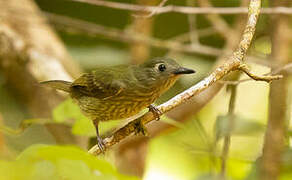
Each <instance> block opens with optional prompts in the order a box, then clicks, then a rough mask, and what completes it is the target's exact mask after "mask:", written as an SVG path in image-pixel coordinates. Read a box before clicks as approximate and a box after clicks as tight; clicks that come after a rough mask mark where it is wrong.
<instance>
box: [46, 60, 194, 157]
mask: <svg viewBox="0 0 292 180" xmlns="http://www.w3.org/2000/svg"><path fill="white" fill-rule="evenodd" d="M194 72H195V71H194V70H192V69H188V68H184V67H181V66H180V65H179V64H178V63H177V62H175V61H174V60H172V59H169V58H155V59H152V60H149V61H146V62H145V63H144V64H140V65H118V66H113V67H100V68H98V69H96V70H94V71H92V72H90V73H85V74H83V75H81V76H80V77H79V78H78V79H76V80H75V81H74V82H67V81H62V80H52V81H45V82H41V84H44V85H47V86H49V87H52V88H55V89H58V90H62V91H65V92H68V93H69V94H70V96H71V97H72V99H73V100H74V101H75V102H76V103H77V104H78V105H79V107H80V109H81V110H82V112H83V113H84V114H85V115H86V116H87V117H89V118H91V119H92V120H93V123H94V125H95V128H96V134H97V141H98V146H99V148H100V149H101V150H102V151H103V150H104V144H103V141H102V138H101V137H100V136H99V132H98V123H99V122H100V121H108V120H116V119H122V118H128V117H131V116H133V115H135V114H137V113H139V112H140V111H141V110H143V109H144V108H146V107H148V108H149V110H151V111H152V112H153V113H156V115H158V118H159V113H158V112H157V109H156V108H155V107H154V106H152V105H151V104H152V103H153V102H154V101H155V100H156V99H157V98H158V97H159V96H160V95H161V94H162V93H164V92H165V91H166V90H168V89H169V88H170V87H171V86H172V85H173V84H174V83H175V81H176V80H177V79H178V77H179V76H180V75H182V74H191V73H194ZM142 128H143V127H142Z"/></svg>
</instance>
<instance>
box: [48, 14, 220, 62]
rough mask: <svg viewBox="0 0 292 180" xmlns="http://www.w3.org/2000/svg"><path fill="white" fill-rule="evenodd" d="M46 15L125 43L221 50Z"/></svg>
mask: <svg viewBox="0 0 292 180" xmlns="http://www.w3.org/2000/svg"><path fill="white" fill-rule="evenodd" d="M45 14H46V15H47V17H48V18H49V19H50V20H51V21H52V22H53V23H55V24H58V25H61V26H62V27H68V28H71V29H70V30H71V32H72V31H73V32H74V30H72V27H74V28H75V29H76V30H77V31H79V32H80V31H81V32H84V33H86V34H90V35H92V36H96V35H97V34H101V35H104V36H107V37H110V38H111V39H113V40H120V41H123V42H126V43H131V42H143V43H146V44H150V45H151V46H153V47H158V48H163V49H172V50H175V51H179V52H185V53H198V54H204V55H211V56H218V55H220V54H221V50H220V49H217V48H213V47H209V46H204V45H200V44H192V45H185V44H182V43H180V42H177V41H172V40H166V41H165V40H160V39H157V38H151V37H149V36H145V35H143V34H141V33H135V32H132V31H131V32H128V31H121V30H119V29H115V28H110V27H105V26H102V25H98V24H93V23H89V22H86V21H83V20H76V19H72V18H69V17H66V16H60V15H56V14H50V13H45Z"/></svg>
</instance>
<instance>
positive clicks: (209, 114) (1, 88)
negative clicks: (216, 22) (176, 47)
mask: <svg viewBox="0 0 292 180" xmlns="http://www.w3.org/2000/svg"><path fill="white" fill-rule="evenodd" d="M116 2H124V3H136V1H133V0H124V1H122V0H116ZM36 3H37V4H38V6H39V7H40V8H41V9H42V10H43V11H46V12H50V13H54V14H59V15H63V16H68V17H71V18H76V19H80V20H84V21H88V22H91V23H96V24H100V25H103V26H108V27H113V28H117V29H120V30H125V29H127V28H129V26H130V24H131V23H132V21H133V17H132V13H131V12H129V11H123V10H117V9H110V8H105V7H100V6H93V5H89V4H86V3H77V2H72V1H63V0H50V1H48V0H37V1H36ZM212 3H213V5H214V6H218V7H238V6H239V4H240V1H239V0H224V1H223V0H213V1H212ZM167 4H172V5H186V1H184V0H180V1H178V0H169V1H167ZM263 6H264V7H267V6H268V2H267V0H266V1H263ZM236 16H237V15H224V16H222V17H223V18H224V19H225V20H226V22H228V24H229V25H230V26H232V25H234V23H235V20H236ZM243 23H244V22H243ZM52 27H55V28H56V32H57V34H58V35H59V37H60V38H61V39H62V41H63V42H64V44H65V45H66V48H67V50H68V52H69V53H70V55H71V56H72V57H73V59H74V60H76V61H77V62H78V64H79V65H80V66H81V67H82V69H83V70H84V71H85V72H86V71H90V70H92V69H94V68H95V67H98V66H102V65H107V66H108V65H116V64H128V63H131V61H132V60H131V51H130V46H131V43H124V42H120V41H118V40H111V39H109V38H107V37H105V36H103V35H97V36H95V37H92V36H88V35H86V34H81V33H69V32H68V31H64V29H63V30H61V29H62V28H61V29H60V27H58V26H54V24H52ZM196 28H197V29H205V28H212V25H211V24H210V23H209V21H208V20H207V19H206V18H205V16H204V15H196ZM187 32H189V22H188V16H187V15H185V14H179V13H166V14H161V15H156V16H154V18H153V25H152V35H151V36H152V37H155V38H158V39H163V40H167V39H171V38H173V37H176V36H178V35H180V34H184V33H187ZM199 41H200V43H201V44H203V45H206V46H211V47H216V48H223V47H224V43H225V40H224V38H223V37H222V36H220V35H219V34H218V33H216V31H214V32H213V33H211V34H210V35H207V36H204V37H201V38H199ZM250 52H253V53H257V54H262V55H269V54H270V53H271V39H270V36H269V17H268V16H267V15H261V16H260V19H259V22H258V25H257V32H256V37H255V40H254V42H253V44H252V46H251V49H250ZM169 53H170V50H167V49H161V48H154V47H150V55H149V57H157V56H166V55H170V56H171V57H172V58H174V59H176V60H177V61H178V62H179V63H180V64H182V65H185V66H187V67H190V68H193V69H195V70H196V71H197V73H196V74H195V75H191V76H188V77H183V78H181V79H180V80H179V81H178V82H177V83H176V85H175V86H174V87H173V88H172V89H171V90H170V91H168V92H167V93H165V94H164V95H163V96H162V97H161V98H160V99H159V100H158V101H157V104H160V103H162V102H165V101H166V100H168V99H170V98H171V97H173V96H174V95H175V94H178V93H179V92H182V91H183V90H185V89H187V88H188V87H190V86H191V85H194V84H195V83H196V82H198V81H199V80H201V79H202V78H204V77H205V76H206V75H208V73H209V72H210V71H211V70H212V67H213V65H214V63H215V60H216V57H214V56H211V55H200V54H195V53H192V54H191V53H178V52H176V53H174V52H171V54H169ZM250 65H251V68H252V70H253V71H254V72H257V74H264V73H267V72H269V68H267V67H265V66H262V65H259V64H256V63H252V62H251V63H250ZM246 78H247V76H245V75H243V76H241V77H240V79H246ZM5 81H6V79H5V77H3V76H1V72H0V99H1V101H0V112H1V114H2V116H3V122H1V123H2V124H4V125H5V126H7V127H9V128H12V129H17V128H18V126H19V124H20V123H21V121H23V120H29V119H31V118H32V116H31V115H30V113H29V112H28V110H27V108H26V107H25V106H24V105H23V104H21V102H18V100H17V98H16V97H15V96H14V95H13V93H12V92H11V91H10V89H9V87H7V86H6V85H5ZM289 86H291V83H289ZM237 89H238V92H237V99H236V108H235V112H236V118H235V120H236V125H235V129H234V131H232V138H231V147H230V153H229V158H228V160H227V170H226V172H227V177H228V179H235V180H241V179H253V178H255V177H256V173H257V170H256V163H257V160H258V158H259V157H260V156H261V153H262V146H263V135H264V132H265V129H266V122H267V116H268V100H269V99H268V93H269V85H268V84H267V83H265V82H255V81H249V82H245V83H242V84H240V85H238V88H237ZM290 89H291V88H290ZM290 94H291V93H290ZM229 96H230V92H229V91H228V90H227V89H226V88H223V89H222V90H221V91H220V92H219V93H218V94H217V95H216V96H215V97H214V98H213V99H212V100H211V101H210V102H209V103H208V104H207V105H206V106H205V107H204V108H203V109H202V110H200V111H199V113H196V114H195V115H193V116H192V117H190V118H189V119H188V120H187V121H186V122H184V123H181V122H176V121H175V120H173V119H170V118H168V117H166V116H163V117H162V121H163V122H162V123H169V124H171V125H172V126H173V127H172V128H170V129H168V130H166V131H164V132H162V133H161V134H159V135H158V136H155V137H154V138H152V137H151V140H150V143H149V146H148V147H147V151H148V153H147V157H146V162H145V163H146V164H145V170H144V174H143V177H141V178H142V179H144V180H158V179H161V180H162V179H163V180H195V179H196V180H203V179H215V178H216V177H217V176H218V174H219V173H220V161H221V160H220V154H221V153H222V142H223V141H222V139H223V138H222V137H223V136H224V135H225V134H226V133H228V132H227V131H228V130H227V129H228V128H227V126H228V117H227V116H226V114H227V112H228V103H229ZM289 98H291V97H289ZM287 111H289V112H290V110H287ZM289 112H288V113H289ZM51 114H52V118H51V119H50V121H51V122H55V123H65V124H67V123H68V121H70V122H71V121H72V120H73V122H74V123H73V125H72V133H73V134H74V135H76V136H85V137H93V136H94V135H95V130H94V128H93V125H92V124H91V121H90V120H88V119H87V118H86V117H84V116H83V115H82V114H81V113H80V111H79V109H78V107H77V106H76V105H75V104H74V103H72V101H71V100H70V99H67V100H65V101H64V102H63V103H61V104H60V105H59V106H57V107H56V108H55V109H54V111H53V112H52V113H51ZM154 123H156V122H154ZM118 124H120V122H119V121H113V122H107V123H102V125H101V131H102V132H108V131H109V130H111V129H112V128H114V127H116V126H118ZM4 139H5V143H6V144H7V147H8V150H7V152H6V153H3V155H1V154H0V157H1V158H2V159H3V161H0V167H1V168H2V167H5V168H4V169H3V168H2V169H1V168H0V172H1V173H0V174H1V175H3V174H5V172H6V173H7V172H9V171H12V169H13V171H15V173H16V172H17V173H20V174H21V173H24V174H29V173H31V174H35V173H33V172H34V171H37V172H39V173H40V174H47V175H48V176H46V177H45V176H44V177H42V176H40V175H35V177H33V176H30V175H27V176H26V177H25V178H27V179H30V178H31V179H58V178H60V177H62V176H63V175H62V174H61V175H60V173H66V171H70V172H68V174H70V176H67V175H66V174H65V175H64V176H65V177H68V179H82V178H83V179H95V178H96V177H95V176H94V175H92V174H91V173H90V172H89V170H88V169H87V167H90V168H91V169H94V168H96V167H97V169H98V168H99V167H103V168H104V170H101V169H98V170H99V171H101V174H103V175H104V176H100V177H99V179H136V178H135V177H133V176H126V175H121V174H120V173H119V172H118V170H116V169H115V168H114V167H113V166H115V164H116V161H117V160H116V158H115V157H114V155H113V153H112V152H109V153H108V154H106V155H105V156H102V157H99V158H97V159H95V158H93V157H91V156H88V155H87V154H86V153H85V150H80V149H78V148H76V147H71V146H68V147H67V146H65V147H59V146H47V145H55V140H54V138H53V137H52V135H51V134H50V133H49V132H48V131H47V130H46V128H45V127H44V126H43V125H42V124H33V125H31V126H30V127H28V128H27V129H25V130H24V132H23V133H21V134H18V135H9V134H8V135H5V138H4ZM216 139H217V141H216ZM35 144H46V145H37V146H36V145H35ZM32 145H33V146H32ZM28 147H29V148H28ZM46 147H47V148H46ZM27 148H28V149H27ZM25 149H26V150H25ZM24 150H25V151H24ZM23 151H24V152H23ZM50 151H54V153H55V155H56V156H52V157H51V154H50ZM21 152H22V153H21ZM34 152H39V153H35V154H34ZM66 152H71V153H69V154H67V153H66ZM19 153H21V155H20V156H19ZM46 153H47V154H46ZM16 157H18V158H17V160H16V161H10V160H12V159H14V158H16ZM58 157H60V158H62V159H61V160H60V159H58ZM285 157H286V159H285V164H284V165H285V168H283V172H282V175H281V179H287V180H288V179H291V178H292V171H291V167H292V154H291V152H289V151H288V152H287V155H285ZM84 159H86V160H84ZM5 160H9V162H8V161H5ZM41 160H42V161H41ZM82 161H84V162H82ZM50 162H53V164H50ZM108 162H109V163H108ZM110 164H111V165H110ZM10 167H11V168H10ZM22 171H23V172H22ZM42 171H43V173H41V172H42ZM27 172H29V173H27ZM71 172H74V173H76V175H75V174H72V173H71ZM78 172H80V173H78ZM50 173H51V174H50ZM56 173H57V174H59V175H60V176H58V177H57V176H56ZM99 173H100V172H99ZM125 174H127V173H125ZM1 175H0V176H1ZM3 176H4V175H3ZM9 176H10V175H7V177H6V176H4V177H6V178H7V179H9V178H12V179H13V178H15V179H17V177H9ZM8 177H9V178H8ZM49 177H50V178H49ZM18 178H19V177H18ZM25 178H24V177H20V179H25ZM4 179H5V178H4ZM97 179H98V178H97ZM137 179H138V178H137ZM1 180H2V179H1Z"/></svg>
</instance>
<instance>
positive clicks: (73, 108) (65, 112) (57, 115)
mask: <svg viewBox="0 0 292 180" xmlns="http://www.w3.org/2000/svg"><path fill="white" fill-rule="evenodd" d="M83 117H84V115H83V114H82V113H81V111H80V109H79V107H78V106H77V105H76V104H75V103H73V101H72V99H67V100H65V101H64V102H62V103H61V104H60V105H58V106H57V107H56V108H55V109H54V110H53V120H54V121H55V122H58V123H64V122H66V121H68V120H69V119H73V118H75V119H78V118H83Z"/></svg>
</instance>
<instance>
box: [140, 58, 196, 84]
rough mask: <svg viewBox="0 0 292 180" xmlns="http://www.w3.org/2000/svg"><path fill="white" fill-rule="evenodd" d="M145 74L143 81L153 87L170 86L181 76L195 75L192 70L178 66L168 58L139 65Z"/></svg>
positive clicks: (156, 59)
mask: <svg viewBox="0 0 292 180" xmlns="http://www.w3.org/2000/svg"><path fill="white" fill-rule="evenodd" d="M140 68H142V71H144V72H145V75H146V77H144V78H143V79H145V81H147V84H149V85H154V86H159V85H161V86H163V85H164V86H165V85H166V86H171V85H172V84H173V83H174V82H175V80H177V78H178V77H179V76H180V75H182V74H192V73H195V71H194V70H192V69H189V68H185V67H182V66H180V65H179V64H178V63H177V62H176V61H174V60H173V59H170V58H155V59H152V60H149V61H146V62H145V63H144V64H141V65H140Z"/></svg>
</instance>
